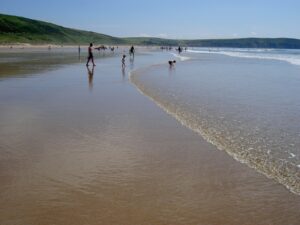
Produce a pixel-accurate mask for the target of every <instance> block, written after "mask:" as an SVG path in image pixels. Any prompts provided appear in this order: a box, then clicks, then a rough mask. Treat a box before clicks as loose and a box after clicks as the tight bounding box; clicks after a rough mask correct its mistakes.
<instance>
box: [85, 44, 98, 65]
mask: <svg viewBox="0 0 300 225" xmlns="http://www.w3.org/2000/svg"><path fill="white" fill-rule="evenodd" d="M88 52H89V56H88V59H87V62H86V66H89V62H90V60H91V61H92V63H93V66H96V64H95V63H94V56H93V43H90V47H89V48H88Z"/></svg>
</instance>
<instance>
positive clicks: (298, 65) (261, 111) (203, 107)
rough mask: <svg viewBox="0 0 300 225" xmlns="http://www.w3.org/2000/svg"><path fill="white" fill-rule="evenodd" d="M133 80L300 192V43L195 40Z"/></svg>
mask: <svg viewBox="0 0 300 225" xmlns="http://www.w3.org/2000/svg"><path fill="white" fill-rule="evenodd" d="M170 59H171V60H176V61H177V63H176V64H175V65H174V66H170V67H168V66H166V63H164V64H156V65H152V66H149V67H146V68H140V69H137V70H135V71H133V72H132V73H131V81H132V82H133V83H134V84H135V85H136V86H137V87H138V89H139V90H140V91H141V92H142V93H144V94H145V95H146V96H148V97H149V98H150V99H152V100H153V101H154V102H155V103H156V104H157V105H159V106H160V107H161V108H163V109H164V110H165V111H166V112H167V113H169V114H170V115H172V116H173V117H175V118H176V119H177V120H178V121H179V122H180V123H182V124H183V125H184V126H187V127H188V128H190V129H192V130H193V131H195V132H197V133H198V134H199V135H201V136H202V137H204V138H205V139H206V140H207V141H209V142H210V143H212V144H213V145H215V146H217V147H218V149H220V150H223V151H226V152H227V153H228V154H229V155H231V156H232V157H233V158H234V159H236V160H238V161H239V162H241V163H245V164H247V165H248V166H250V167H252V168H254V169H255V170H257V171H258V172H260V173H262V174H264V175H266V176H267V177H269V178H272V179H274V180H276V181H277V182H279V183H281V184H283V185H284V186H285V187H287V188H288V189H289V190H291V191H292V192H294V193H296V194H300V50H293V49H244V48H243V49H239V48H189V49H187V50H186V51H184V52H182V53H181V54H177V53H174V52H173V53H170Z"/></svg>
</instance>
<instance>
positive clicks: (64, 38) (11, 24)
mask: <svg viewBox="0 0 300 225" xmlns="http://www.w3.org/2000/svg"><path fill="white" fill-rule="evenodd" d="M89 42H94V43H103V44H121V43H123V42H124V41H123V40H122V39H120V38H116V37H111V36H108V35H104V34H98V33H95V32H89V31H82V30H76V29H70V28H65V27H62V26H58V25H55V24H52V23H47V22H43V21H38V20H32V19H28V18H23V17H17V16H9V15H3V14H0V43H2V44H5V43H31V44H43V43H47V44H48V43H53V44H83V43H84V44H86V43H89Z"/></svg>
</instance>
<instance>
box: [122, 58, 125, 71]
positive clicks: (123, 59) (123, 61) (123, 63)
mask: <svg viewBox="0 0 300 225" xmlns="http://www.w3.org/2000/svg"><path fill="white" fill-rule="evenodd" d="M125 58H126V55H123V57H122V68H123V69H124V68H125Z"/></svg>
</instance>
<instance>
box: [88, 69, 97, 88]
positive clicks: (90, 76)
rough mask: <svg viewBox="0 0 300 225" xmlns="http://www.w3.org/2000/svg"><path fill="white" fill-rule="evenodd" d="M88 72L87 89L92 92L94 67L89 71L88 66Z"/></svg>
mask: <svg viewBox="0 0 300 225" xmlns="http://www.w3.org/2000/svg"><path fill="white" fill-rule="evenodd" d="M86 68H87V71H88V78H89V88H90V90H91V91H92V90H93V78H94V68H95V67H94V66H92V69H90V67H89V66H87V67H86Z"/></svg>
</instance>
